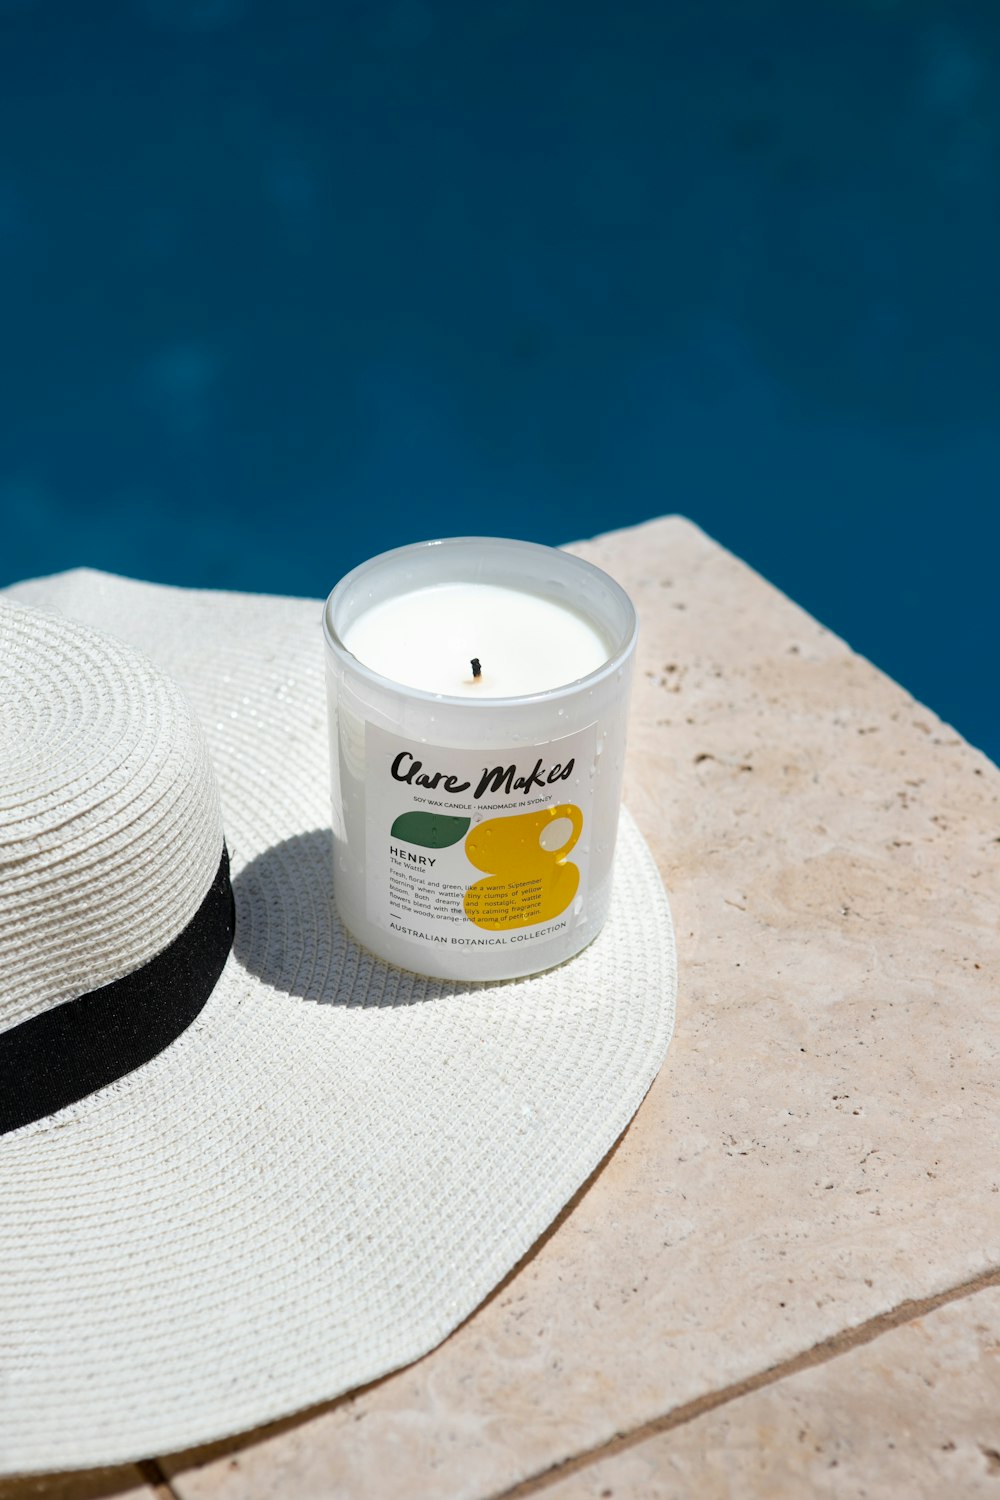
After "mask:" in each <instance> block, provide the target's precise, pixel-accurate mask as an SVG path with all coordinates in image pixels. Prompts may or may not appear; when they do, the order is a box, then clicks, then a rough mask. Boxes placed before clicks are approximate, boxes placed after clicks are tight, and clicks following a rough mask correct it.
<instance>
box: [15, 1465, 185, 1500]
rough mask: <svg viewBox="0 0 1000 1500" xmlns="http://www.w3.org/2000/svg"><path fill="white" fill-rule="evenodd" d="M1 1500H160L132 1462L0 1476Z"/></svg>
mask: <svg viewBox="0 0 1000 1500" xmlns="http://www.w3.org/2000/svg"><path fill="white" fill-rule="evenodd" d="M0 1500H161V1497H159V1496H157V1494H156V1491H155V1490H154V1489H153V1488H152V1487H151V1486H150V1485H148V1484H144V1483H143V1478H142V1475H141V1474H140V1472H139V1470H138V1469H136V1468H134V1467H132V1465H125V1466H123V1467H118V1468H114V1469H88V1470H87V1471H86V1472H85V1473H82V1474H48V1475H39V1476H37V1477H35V1478H31V1479H0Z"/></svg>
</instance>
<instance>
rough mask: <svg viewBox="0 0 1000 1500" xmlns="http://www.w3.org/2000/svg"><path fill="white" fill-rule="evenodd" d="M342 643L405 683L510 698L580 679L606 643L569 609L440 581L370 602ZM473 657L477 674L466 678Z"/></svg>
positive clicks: (491, 588)
mask: <svg viewBox="0 0 1000 1500" xmlns="http://www.w3.org/2000/svg"><path fill="white" fill-rule="evenodd" d="M344 644H345V646H346V647H347V649H348V651H350V652H352V654H353V655H354V656H356V657H357V658H358V660H359V661H360V662H363V663H364V664H365V666H367V667H371V668H372V669H373V670H374V671H376V672H379V673H381V675H382V676H383V677H390V678H392V679H393V681H394V682H401V683H405V685H406V686H407V687H414V688H421V689H423V691H424V692H427V693H445V694H448V695H449V696H451V697H469V698H511V697H518V696H521V695H523V694H527V693H541V692H545V690H546V689H548V688H554V687H561V686H563V684H564V683H567V682H574V681H575V680H576V679H577V678H578V677H585V676H586V675H587V673H588V672H593V671H595V670H596V669H597V668H598V667H600V666H603V665H604V663H605V662H606V661H607V659H608V657H609V655H610V650H609V647H608V643H607V642H606V641H605V639H604V637H603V636H602V635H601V634H600V632H599V631H598V630H596V629H595V628H594V626H593V625H591V624H590V623H589V621H587V620H585V619H584V618H583V616H582V615H578V614H577V613H576V611H575V610H572V609H567V608H566V607H565V606H563V605H562V604H557V603H556V602H555V601H554V600H551V599H542V598H539V597H538V595H537V594H525V593H521V592H520V591H519V590H517V589H508V588H500V587H499V586H497V585H496V584H487V583H441V584H437V585H435V586H434V587H433V588H426V589H414V590H413V591H412V592H411V593H407V594H398V595H397V596H396V597H395V598H393V599H387V600H386V601H385V602H384V603H382V604H376V605H373V607H372V608H371V609H369V610H367V611H366V612H365V613H364V614H362V615H360V616H359V617H358V619H356V620H355V621H354V623H353V624H352V625H351V626H350V627H349V629H348V630H347V631H346V632H345V634H344ZM473 657H478V658H479V660H480V663H481V665H482V676H481V677H480V678H479V680H478V681H477V680H475V679H474V678H473V676H472V666H471V662H472V658H473Z"/></svg>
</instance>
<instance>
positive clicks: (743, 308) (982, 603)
mask: <svg viewBox="0 0 1000 1500" xmlns="http://www.w3.org/2000/svg"><path fill="white" fill-rule="evenodd" d="M0 141H2V142H3V147H2V152H0V298H2V299H3V318H2V325H0V326H2V328H3V356H2V359H0V413H2V416H0V583H2V582H9V581H12V580H14V579H16V578H20V577H24V576H28V575H32V574H37V573H44V572H50V571H54V570H56V569H60V568H65V567H70V566H74V565H77V564H80V563H87V564H91V565H93V566H98V567H103V568H108V569H112V570H115V571H119V572H123V573H129V574H133V575H136V576H140V577H145V578H152V579H157V580H164V581H168V582H174V583H190V584H200V585H212V586H218V587H223V588H240V589H255V590H264V591H275V592H289V593H299V594H324V593H326V592H327V591H328V589H329V588H330V586H331V585H332V583H333V582H334V581H335V580H336V578H337V577H338V576H339V575H340V574H341V573H342V572H344V571H345V570H346V569H347V568H349V567H351V566H353V565H354V564H355V563H357V562H359V561H360V560H362V559H363V558H365V557H366V556H369V555H371V554H372V553H374V552H376V551H379V550H381V549H383V548H385V547H387V546H393V545H397V544H401V543H403V542H407V541H411V540H417V539H420V538H424V537H428V536H434V535H451V534H456V533H467V532H488V533H495V534H503V535H512V536H521V537H527V538H531V539H535V540H539V541H546V542H560V541H566V540H571V539H574V538H578V537H582V536H586V535H592V534H594V533H596V532H599V531H603V530H607V529H609V528H612V527H616V526H622V525H628V524H630V523H633V522H636V521H640V520H643V519H646V518H648V517H650V516H653V515H657V514H661V513H663V512H667V511H681V512H683V513H685V514H687V515H689V516H691V517H692V518H693V519H694V520H695V521H697V522H698V523H699V524H700V525H702V526H704V527H705V528H706V529H707V530H708V531H710V532H711V533H712V534H713V535H714V536H716V537H717V538H718V539H719V540H720V541H722V542H723V543H725V544H726V545H727V546H729V547H732V548H733V549H734V550H735V551H736V552H738V553H739V554H740V555H741V556H743V557H745V558H746V559H747V560H748V561H750V562H751V563H752V564H753V565H754V566H755V567H757V568H759V569H760V570H761V571H762V572H764V573H765V574H766V575H767V576H768V577H770V578H771V579H772V580H774V581H775V582H776V583H778V584H779V585H780V586H781V587H782V588H784V589H786V590H787V591H788V592H789V593H790V594H792V595H793V596H794V597H795V598H796V599H797V600H799V601H800V602H801V603H802V604H804V605H805V606H806V607H807V608H808V609H810V610H811V611H812V612H813V613H814V614H816V615H818V616H819V618H820V619H822V620H823V621H824V622H825V623H826V624H828V625H830V626H831V627H832V628H833V629H835V630H837V631H838V632H839V633H840V634H842V635H844V636H845V637H846V638H847V639H848V640H849V641H850V642H851V644H852V645H853V646H855V647H856V648H857V649H859V650H860V651H862V652H864V653H865V654H867V655H869V656H871V657H872V658H873V659H874V660H875V661H876V662H878V664H879V665H880V666H882V667H884V668H885V669H886V670H887V671H889V672H890V673H892V675H894V676H896V677H898V678H899V679H900V680H901V681H902V682H903V683H904V684H905V685H906V686H907V687H908V688H909V689H910V690H911V691H913V692H914V693H915V694H917V695H918V696H919V697H921V698H922V699H924V700H926V701H927V702H928V703H930V705H931V706H932V707H934V708H935V709H937V710H938V711H939V712H940V713H942V714H943V715H944V716H945V717H946V718H947V719H949V720H950V721H952V722H953V723H954V724H955V725H956V726H957V727H958V729H959V730H961V731H962V733H964V734H965V735H967V736H968V737H969V738H971V739H972V740H973V741H974V742H975V743H977V744H979V745H981V746H982V747H983V748H984V749H986V750H987V751H988V752H989V753H991V754H992V755H993V756H994V757H997V756H1000V707H998V705H997V700H996V695H995V694H994V693H993V692H992V681H993V678H994V677H995V675H996V643H997V635H998V615H1000V609H998V602H997V587H996V581H995V574H996V557H997V548H998V542H1000V518H998V500H997V497H998V495H1000V410H998V407H1000V298H998V296H997V266H998V265H1000V186H998V184H1000V171H998V161H1000V7H998V6H996V5H995V4H993V3H991V0H982V3H972V0H947V3H944V0H905V3H904V0H826V3H824V0H811V3H809V4H808V5H802V4H800V3H795V0H757V3H755V4H754V5H752V6H748V5H746V4H744V3H739V0H716V3H712V0H708V3H705V4H700V5H690V4H680V3H676V4H675V3H667V0H657V3H654V0H650V3H647V4H640V3H627V4H622V5H611V4H597V3H590V4H588V3H580V0H576V3H574V4H572V5H570V4H568V3H555V0H554V3H548V4H541V5H540V4H537V3H528V0H497V3H489V4H479V5H469V4H460V3H457V0H450V3H438V0H434V3H432V0H394V3H387V4H380V5H363V4H348V3H342V4H329V3H325V0H309V3H306V0H286V3H285V4H283V5H281V6H268V5H264V4H261V3H254V0H133V3H131V4H124V3H123V4H121V5H116V6H114V7H111V6H108V7H103V6H102V7H94V6H82V5H79V4H77V3H73V0H45V3H42V0H35V3H31V0H0Z"/></svg>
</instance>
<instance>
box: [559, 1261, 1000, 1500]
mask: <svg viewBox="0 0 1000 1500" xmlns="http://www.w3.org/2000/svg"><path fill="white" fill-rule="evenodd" d="M998 1490H1000V1289H998V1288H995V1287H994V1288H991V1289H990V1290H987V1291H983V1292H980V1293H978V1295H976V1296H973V1297H966V1298H963V1299H962V1300H961V1301H960V1302H953V1303H951V1304H950V1305H948V1306H947V1307H942V1308H939V1309H938V1310H937V1311H936V1312H933V1313H930V1314H929V1315H928V1316H927V1317H926V1318H920V1319H917V1320H916V1321H915V1322H912V1323H907V1324H904V1325H903V1326H902V1327H901V1328H897V1329H895V1330H894V1331H892V1332H891V1333H886V1334H884V1335H883V1336H882V1337H881V1338H878V1339H876V1340H875V1342H874V1343H871V1344H867V1345H864V1346H863V1347H861V1348H858V1349H854V1350H852V1351H851V1352H850V1353H847V1354H843V1355H841V1356H840V1357H839V1358H837V1359H834V1360H831V1361H830V1362H829V1363H828V1364H823V1365H820V1366H818V1367H817V1368H815V1369H811V1370H806V1371H803V1372H802V1373H801V1374H798V1375H794V1376H791V1377H790V1378H789V1379H786V1380H781V1381H778V1382H776V1383H775V1384H774V1385H770V1386H767V1387H765V1388H763V1389H761V1390H758V1391H755V1392H753V1393H752V1394H750V1395H747V1396H744V1397H742V1398H741V1399H739V1400H736V1401H732V1402H730V1403H729V1404H727V1405H725V1406H721V1407H719V1408H718V1409H717V1410H715V1411H712V1412H709V1413H708V1414H707V1415H705V1416H703V1417H699V1418H696V1419H695V1420H694V1421H691V1422H687V1423H685V1424H684V1425H683V1426H681V1427H677V1428H675V1429H674V1430H673V1431H669V1432H664V1433H662V1434H660V1435H658V1436H655V1437H651V1438H648V1439H647V1440H646V1441H645V1442H641V1443H638V1444H636V1445H635V1446H633V1447H626V1448H625V1449H624V1450H623V1451H621V1452H619V1453H617V1454H616V1455H615V1456H613V1457H610V1458H607V1459H605V1460H602V1461H599V1462H597V1463H594V1464H591V1465H589V1466H588V1467H586V1468H583V1469H581V1470H580V1471H578V1472H577V1473H574V1474H570V1475H568V1476H567V1477H565V1478H563V1479H561V1480H559V1479H556V1480H554V1482H553V1483H551V1484H543V1485H539V1486H538V1488H537V1489H536V1490H535V1493H536V1494H537V1495H538V1496H539V1497H541V1496H543V1495H544V1496H545V1500H689V1497H690V1496H692V1495H696V1496H697V1497H698V1500H729V1497H730V1496H732V1495H740V1496H743V1497H747V1500H751V1497H757V1496H759V1497H760V1500H800V1497H801V1496H803V1495H814V1496H817V1497H822V1496H829V1497H830V1500H853V1497H858V1500H861V1497H862V1496H863V1497H865V1500H900V1497H905V1500H939V1497H940V1496H942V1495H948V1494H952V1495H958V1496H962V1497H963V1500H977V1497H979V1496H982V1497H983V1500H993V1497H995V1496H996V1494H997V1492H998Z"/></svg>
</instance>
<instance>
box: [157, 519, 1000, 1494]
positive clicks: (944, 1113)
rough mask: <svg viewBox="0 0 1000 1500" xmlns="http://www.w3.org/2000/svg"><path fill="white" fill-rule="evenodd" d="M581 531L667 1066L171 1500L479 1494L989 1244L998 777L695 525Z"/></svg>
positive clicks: (923, 1282)
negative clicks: (636, 641) (396, 1337)
mask: <svg viewBox="0 0 1000 1500" xmlns="http://www.w3.org/2000/svg"><path fill="white" fill-rule="evenodd" d="M577 550H579V551H580V552H581V553H582V554H583V555H584V556H586V557H589V558H591V559H592V560H593V561H594V562H596V563H598V564H600V565H601V566H602V567H604V568H606V569H607V570H608V571H610V572H611V573H613V574H615V575H616V576H617V577H618V578H619V579H620V580H621V582H622V583H623V584H624V585H625V586H626V588H627V589H628V590H629V591H630V593H631V594H632V596H633V598H634V599H635V601H636V603H637V605H638V608H639V611H640V615H641V620H642V635H641V642H640V648H639V664H638V673H637V684H636V692H635V698H634V711H633V717H632V726H631V741H630V765H629V776H628V788H627V798H628V802H629V804H630V806H631V808H632V811H633V813H634V814H635V816H636V818H637V819H638V822H639V824H640V826H641V828H642V830H643V832H644V834H645V836H646V838H647V840H648V841H649V843H650V845H651V847H652V849H653V851H654V853H655V855H656V857H657V859H658V862H659V865H660V869H661V871H662V873H663V877H664V880H665V882H666V885H667V888H668V890H669V892H670V895H671V900H672V903H673V909H674V916H675V921H676V924H677V934H678V949H679V962H680V975H681V990H680V1001H679V1010H678V1023H677V1031H676V1035H675V1038H674V1042H673V1045H672V1047H671V1051H670V1054H669V1056H668V1059H667V1062H666V1064H665V1066H664V1068H663V1069H662V1071H661V1073H660V1075H659V1077H658V1079H657V1081H656V1082H655V1084H654V1085H653V1088H652V1089H651V1091H650V1093H649V1094H648V1096H647V1098H646V1100H645V1102H644V1103H643V1105H642V1106H641V1108H640V1110H639V1113H638V1115H637V1116H636V1118H635V1120H634V1122H633V1124H632V1126H631V1127H630V1128H629V1130H628V1131H627V1132H626V1134H625V1136H624V1137H623V1138H622V1140H621V1141H620V1143H619V1145H618V1147H617V1149H616V1150H615V1151H614V1152H613V1153H612V1154H611V1156H610V1158H609V1159H608V1160H607V1161H606V1162H605V1164H604V1166H603V1169H602V1170H601V1171H599V1172H598V1173H597V1174H596V1176H595V1178H594V1179H593V1180H592V1181H591V1183H590V1184H589V1185H588V1186H587V1188H586V1189H585V1190H583V1191H582V1192H581V1193H580V1194H578V1196H577V1198H576V1199H575V1200H574V1202H573V1203H572V1204H571V1205H570V1206H569V1208H568V1210H567V1211H566V1212H565V1213H564V1215H563V1216H562V1218H561V1219H560V1221H559V1222H558V1223H557V1224H556V1226H555V1227H554V1228H553V1230H552V1231H551V1232H550V1233H549V1234H548V1235H547V1236H546V1237H545V1238H544V1239H543V1240H542V1241H541V1242H540V1243H539V1245H538V1246H537V1247H536V1249H535V1250H534V1252H533V1253H532V1254H531V1255H530V1256H529V1257H528V1258H527V1260H526V1262H525V1263H524V1264H523V1265H522V1266H521V1267H520V1268H519V1270H518V1271H517V1272H516V1273H515V1274H514V1275H512V1276H511V1277H510V1278H509V1279H508V1280H507V1282H506V1283H504V1284H503V1285H502V1286H501V1287H500V1288H498V1290H497V1291H496V1292H495V1294H494V1295H493V1296H492V1297H491V1298H490V1299H489V1300H488V1301H487V1302H486V1303H485V1304H484V1305H483V1306H482V1307H481V1308H480V1309H479V1311H478V1312H477V1313H476V1314H475V1316H474V1317H473V1318H471V1319H470V1320H469V1322H467V1323H466V1324H465V1325H464V1326H463V1327H461V1328H460V1329H459V1330H458V1331H457V1332H456V1333H454V1334H453V1335H452V1336H451V1338H449V1339H448V1340H447V1341H446V1343H445V1344H444V1345H442V1346H441V1347H440V1348H439V1349H438V1350H436V1351H435V1352H434V1353H432V1354H431V1355H429V1356H428V1357H427V1358H426V1359H424V1360H422V1361H420V1362H419V1363H418V1364H416V1365H414V1366H412V1367H410V1368H408V1369H406V1370H403V1371H401V1372H399V1373H398V1374H396V1375H394V1376H392V1377H390V1378H388V1379H386V1380H384V1381H382V1382H380V1383H379V1384H378V1385H376V1386H373V1387H371V1388H369V1389H367V1390H364V1391H362V1392H360V1393H357V1394H356V1395H354V1396H353V1397H348V1398H345V1399H343V1400H341V1401H338V1402H335V1403H332V1404H331V1405H329V1406H327V1407H325V1408H322V1409H320V1410H319V1411H315V1412H313V1413H309V1414H305V1415H304V1416H303V1417H301V1418H297V1419H292V1420H290V1421H288V1422H285V1423H282V1424H279V1425H278V1426H277V1427H275V1428H272V1429H269V1430H267V1431H265V1432H261V1433H257V1434H253V1435H251V1436H250V1437H246V1438H242V1439H237V1440H234V1441H233V1442H232V1443H228V1444H221V1445H216V1447H215V1448H213V1449H210V1450H206V1451H203V1452H201V1453H199V1454H184V1455H174V1456H172V1457H170V1458H168V1459H166V1460H165V1461H164V1462H165V1466H166V1468H167V1470H168V1472H169V1473H170V1475H171V1481H172V1484H173V1486H174V1488H175V1489H176V1491H177V1494H178V1495H179V1496H181V1497H182V1500H249V1497H261V1500H263V1497H269V1496H278V1495H283V1494H290V1493H294V1494H295V1495H297V1496H299V1497H302V1500H308V1497H317V1500H318V1497H324V1500H325V1497H333V1496H337V1497H339V1496H351V1497H354V1500H364V1497H367V1496H371V1497H376V1496H377V1497H378V1500H396V1497H399V1500H404V1497H405V1500H418V1497H422V1496H427V1497H434V1500H446V1497H467V1500H479V1497H485V1496H493V1495H499V1494H502V1493H503V1491H504V1490H505V1489H507V1488H509V1487H511V1486H514V1485H515V1484H518V1483H519V1482H522V1481H526V1480H529V1479H530V1478H531V1476H533V1475H542V1474H544V1473H545V1472H546V1471H547V1470H548V1469H549V1468H550V1467H551V1466H552V1465H554V1464H557V1463H559V1462H561V1461H563V1460H565V1459H567V1458H570V1457H572V1456H573V1455H578V1454H581V1453H584V1452H587V1451H590V1450H592V1449H594V1448H595V1447H598V1446H599V1445H600V1444H602V1443H605V1442H607V1441H609V1440H611V1439H613V1438H614V1436H615V1435H616V1434H619V1433H628V1432H629V1431H631V1430H633V1429H635V1428H637V1427H639V1426H641V1425H642V1424H644V1423H648V1422H651V1421H654V1420H655V1419H657V1418H661V1417H663V1416H664V1415H665V1414H667V1413H670V1412H671V1411H674V1410H676V1409H677V1408H678V1407H680V1406H682V1405H684V1404H686V1403H689V1402H692V1401H695V1400H697V1399H698V1398H701V1397H704V1396H705V1395H706V1394H707V1393H711V1392H713V1391H720V1390H723V1389H725V1388H726V1387H727V1386H730V1385H732V1384H733V1383H735V1382H739V1381H741V1380H743V1379H745V1378H747V1377H750V1376H753V1375H754V1374H756V1373H759V1372H761V1371H765V1370H768V1369H770V1368H772V1367H774V1366H776V1365H780V1363H781V1362H782V1361H785V1360H789V1359H791V1358H793V1357H795V1356H798V1355H800V1354H801V1353H802V1351H804V1350H808V1349H810V1348H812V1347H813V1346H815V1345H816V1344H817V1343H819V1342H820V1341H822V1340H825V1339H828V1338H830V1337H831V1336H834V1335H837V1334H839V1333H840V1332H841V1331H842V1330H845V1329H849V1328H851V1327H853V1326H856V1325H860V1324H863V1323H865V1321H866V1320H870V1319H874V1318H877V1317H878V1316H879V1315H881V1314H885V1313H887V1312H888V1311H889V1310H891V1309H893V1308H896V1307H898V1306H899V1305H900V1304H901V1303H903V1302H905V1301H906V1300H907V1299H911V1298H926V1297H929V1296H934V1295H937V1294H942V1293H944V1292H945V1291H947V1290H948V1289H949V1288H953V1287H955V1286H957V1285H960V1284H962V1283H964V1282H966V1281H968V1280H970V1279H972V1278H975V1277H977V1276H979V1275H980V1274H982V1273H983V1272H985V1271H987V1270H988V1269H990V1268H991V1267H995V1266H997V1265H998V1264H1000V1164H998V1160H997V1156H996V1152H995V1151H994V1150H993V1149H992V1148H989V1149H987V1148H986V1147H985V1146H984V1143H986V1142H995V1141H996V1140H997V1139H998V1130H1000V1092H998V1090H997V1088H996V1077H997V1053H998V1050H1000V1012H998V1008H997V1005H996V997H997V981H996V977H995V976H996V973H997V959H998V950H1000V938H998V933H997V922H996V912H997V904H998V896H1000V773H998V772H997V769H996V768H995V767H994V766H993V765H992V764H991V763H990V762H989V761H988V760H986V758H985V757H984V756H982V755H981V754H979V753H978V752H977V751H975V750H974V749H972V748H970V746H968V745H967V744H966V743H965V742H964V741H963V740H962V739H961V738H960V737H959V736H958V735H957V734H956V733H954V732H953V731H952V730H951V729H949V728H948V727H947V726H946V725H944V724H942V723H941V722H940V721H939V720H938V719H937V718H936V717H935V715H934V714H933V713H932V712H931V711H930V710H929V709H927V708H924V707H922V706H921V705H920V704H918V703H916V702H914V700H913V699H912V698H911V697H910V696H909V695H908V694H907V693H906V692H905V691H904V690H903V689H902V688H901V687H899V686H898V685H897V684H895V683H893V682H892V681H890V680H889V679H887V678H886V677H885V676H883V675H882V674H881V673H880V672H879V671H877V670H876V669H875V668H874V667H873V666H871V665H870V664H869V663H868V662H866V661H864V660H863V659H861V658H860V657H858V656H857V655H855V654H854V653H853V652H852V651H851V650H850V649H849V648H848V647H847V646H846V645H845V644H844V642H842V641H841V640H839V639H837V638H836V637H835V636H833V635H832V634H830V633H829V632H828V631H826V630H825V629H824V628H823V627H822V626H821V625H819V624H817V623H816V621H814V620H813V619H811V618H810V617H809V616H808V615H806V614H805V613H804V612H803V611H802V610H801V609H799V608H798V607H797V606H796V605H794V604H793V603H791V602H790V601H789V600H788V599H787V598H785V597H784V596H782V595H781V594H780V593H778V592H777V591H776V590H775V589H774V588H772V587H771V586H770V585H768V584H767V583H766V582H765V581H764V580H763V579H761V578H760V577H759V576H757V575H756V574H755V573H753V572H752V571H751V570H750V569H749V568H747V567H746V566H745V565H744V564H742V563H741V562H739V561H738V560H737V559H735V558H734V557H732V556H731V555H729V554H728V553H726V552H725V551H724V550H723V549H722V548H721V547H719V546H718V545H716V544H715V543H714V542H713V541H711V540H710V539H709V538H708V537H706V536H705V535H704V534H703V533H702V532H700V531H699V530H698V529H697V528H696V527H694V526H692V525H691V524H690V523H688V522H686V521H684V520H681V519H678V518H669V519H663V520H659V521H655V522H652V523H650V524H648V525H645V526H641V527H637V528H634V529H631V530H628V531H624V532H620V533H617V534H614V535H611V536H607V537H603V538H601V539H599V540H598V541H595V542H591V543H587V544H584V545H582V546H580V547H579V548H578V549H577Z"/></svg>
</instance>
